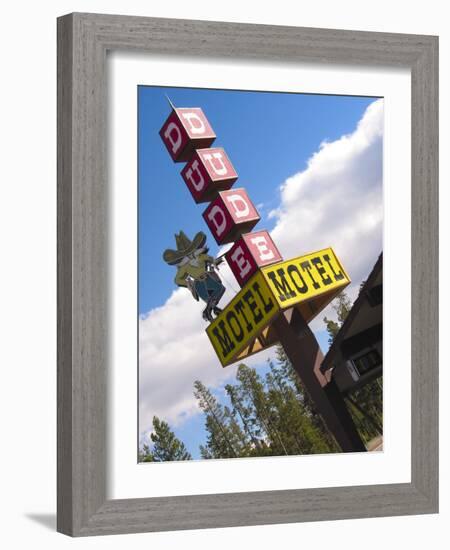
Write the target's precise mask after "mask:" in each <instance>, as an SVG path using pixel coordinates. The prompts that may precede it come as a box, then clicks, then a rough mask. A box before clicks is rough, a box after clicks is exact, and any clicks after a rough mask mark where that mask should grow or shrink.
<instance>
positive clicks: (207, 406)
mask: <svg viewBox="0 0 450 550" xmlns="http://www.w3.org/2000/svg"><path fill="white" fill-rule="evenodd" d="M194 396H195V397H196V398H197V400H198V404H199V407H200V408H201V409H202V411H203V412H204V414H205V430H206V433H207V440H206V445H204V446H201V448H200V453H201V456H202V458H233V457H237V456H246V446H247V441H246V437H245V434H244V433H243V431H242V429H241V427H240V425H239V423H238V422H237V421H236V418H235V415H233V413H232V411H230V409H229V408H228V407H224V406H223V405H221V404H220V403H219V402H218V401H217V399H216V398H215V397H214V395H213V394H212V393H211V391H210V390H209V389H208V388H207V387H206V386H205V385H204V384H202V382H200V380H196V381H195V383H194Z"/></svg>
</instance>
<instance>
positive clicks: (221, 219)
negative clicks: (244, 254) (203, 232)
mask: <svg viewBox="0 0 450 550" xmlns="http://www.w3.org/2000/svg"><path fill="white" fill-rule="evenodd" d="M203 218H204V219H205V222H206V225H207V226H208V227H209V229H210V231H211V233H212V234H213V236H214V238H215V239H216V242H217V244H226V243H231V242H233V241H235V240H236V239H237V238H239V237H240V235H242V233H245V232H247V231H251V230H252V229H253V227H254V226H255V225H256V224H257V223H258V222H259V220H260V219H261V218H260V216H259V214H258V211H257V210H256V208H255V206H254V205H253V203H252V201H251V200H250V199H249V198H248V195H247V193H246V191H245V189H229V190H228V191H221V192H220V193H219V194H218V196H217V197H216V198H215V199H214V200H213V201H212V202H211V203H210V205H209V206H208V208H207V209H206V210H205V211H204V212H203Z"/></svg>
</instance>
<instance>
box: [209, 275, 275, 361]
mask: <svg viewBox="0 0 450 550" xmlns="http://www.w3.org/2000/svg"><path fill="white" fill-rule="evenodd" d="M278 311H279V307H278V304H277V301H276V300H275V298H274V296H273V294H272V292H271V291H270V289H269V286H268V284H267V282H266V280H265V278H264V276H263V274H262V272H261V271H258V272H257V273H256V274H255V275H254V276H253V277H252V278H251V279H250V281H249V282H248V283H247V284H246V285H245V286H244V287H243V288H242V289H241V291H240V292H239V293H238V294H236V296H235V297H234V298H233V300H231V302H230V303H229V304H228V305H227V307H226V308H225V309H224V310H223V311H222V313H220V315H219V316H218V317H217V318H216V319H214V321H213V322H212V323H211V324H210V325H209V326H208V328H207V329H206V332H207V334H208V336H209V338H210V340H211V343H212V345H213V347H214V350H215V352H216V354H217V357H218V358H219V360H220V362H221V363H222V365H223V366H226V365H229V364H230V363H232V362H233V361H232V360H233V358H235V357H236V356H237V355H239V352H240V351H241V350H242V349H243V348H245V347H246V346H247V345H248V343H249V342H250V340H252V339H254V338H255V337H256V336H257V335H258V334H259V333H260V332H261V331H262V330H263V329H264V328H265V327H266V326H267V325H268V324H269V322H270V321H271V319H272V318H273V316H274V315H275V314H276V313H278Z"/></svg>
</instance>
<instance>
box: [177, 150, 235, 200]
mask: <svg viewBox="0 0 450 550" xmlns="http://www.w3.org/2000/svg"><path fill="white" fill-rule="evenodd" d="M181 176H182V177H183V179H184V181H185V183H186V185H187V187H188V189H189V191H190V192H191V195H192V197H193V199H194V200H195V202H196V203H200V202H209V201H211V200H212V199H213V198H214V197H215V196H216V195H217V193H218V192H219V191H224V190H225V189H230V187H231V186H232V185H233V183H234V182H235V181H236V180H237V178H238V175H237V173H236V170H235V169H234V168H233V165H232V164H231V162H230V159H229V158H228V156H227V154H226V153H225V151H224V150H223V149H222V148H220V147H214V148H210V149H197V150H196V151H195V152H194V154H193V155H192V157H191V159H190V160H189V162H188V163H187V164H186V166H185V167H184V168H183V170H182V171H181Z"/></svg>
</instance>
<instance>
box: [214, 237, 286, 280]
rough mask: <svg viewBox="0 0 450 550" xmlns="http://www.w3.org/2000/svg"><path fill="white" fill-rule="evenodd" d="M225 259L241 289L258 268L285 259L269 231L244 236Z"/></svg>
mask: <svg viewBox="0 0 450 550" xmlns="http://www.w3.org/2000/svg"><path fill="white" fill-rule="evenodd" d="M225 258H226V260H227V263H228V265H229V266H230V268H231V271H232V272H233V274H234V276H235V277H236V280H237V282H238V283H239V284H240V286H241V287H242V286H244V284H245V283H246V282H247V281H248V280H249V279H250V277H251V276H252V275H253V274H254V273H255V272H256V270H257V269H258V268H260V267H263V266H265V265H270V264H274V263H276V262H280V261H281V260H282V259H283V258H282V257H281V254H280V252H279V251H278V249H277V247H276V246H275V243H274V242H273V241H272V239H271V237H270V235H269V233H268V232H267V231H257V232H255V233H246V234H245V235H242V237H241V238H240V239H239V240H238V241H236V242H235V243H234V245H233V246H232V247H231V248H230V250H229V251H228V252H227V253H226V254H225Z"/></svg>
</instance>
